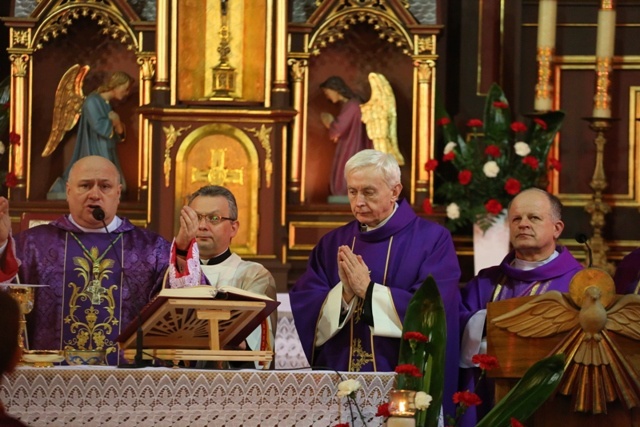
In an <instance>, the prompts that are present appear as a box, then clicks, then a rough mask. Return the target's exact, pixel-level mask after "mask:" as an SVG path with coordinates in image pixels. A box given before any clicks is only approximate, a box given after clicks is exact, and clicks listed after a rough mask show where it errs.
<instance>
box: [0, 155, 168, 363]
mask: <svg viewBox="0 0 640 427" xmlns="http://www.w3.org/2000/svg"><path fill="white" fill-rule="evenodd" d="M120 188H121V186H120V176H119V173H118V171H117V169H116V167H115V166H114V165H113V163H111V162H110V161H109V160H107V159H106V158H104V157H99V156H88V157H84V158H82V159H80V160H78V161H77V162H76V163H74V165H73V167H72V169H71V172H70V175H69V181H68V183H67V201H68V204H69V211H70V213H69V214H67V215H64V216H63V217H61V218H59V219H57V220H55V221H53V222H52V223H50V224H46V225H40V226H37V227H33V228H31V229H29V230H25V231H23V232H21V233H19V234H18V235H17V236H15V242H12V241H11V239H9V240H8V239H7V238H8V237H9V235H8V233H7V231H6V230H5V229H4V227H2V226H1V225H0V240H1V241H3V242H5V243H4V245H6V246H4V247H3V250H9V249H10V248H11V245H13V244H14V243H15V248H16V255H17V258H18V259H19V260H20V262H21V266H20V269H19V279H20V282H21V283H28V284H43V285H47V286H46V287H42V288H37V289H36V294H35V295H36V296H35V304H34V308H33V311H32V312H31V314H29V315H28V316H27V326H28V335H29V343H30V348H31V349H40V350H57V349H60V350H62V349H86V350H92V349H104V350H106V352H107V362H108V363H109V364H117V363H119V351H118V347H117V344H116V341H115V340H116V338H117V337H118V335H119V334H120V332H121V330H122V329H123V328H124V327H126V326H127V325H128V324H129V323H130V322H132V321H134V320H135V319H136V316H137V315H138V313H139V312H140V310H141V309H142V307H144V305H145V304H147V303H148V302H149V300H150V299H151V297H152V296H153V294H154V293H156V292H157V291H158V290H159V289H160V286H161V285H162V280H163V277H164V273H165V270H166V268H167V266H168V259H169V250H170V244H169V242H167V241H166V240H165V239H163V238H162V237H161V236H159V235H157V234H155V233H153V232H151V231H148V230H144V229H141V228H138V227H135V226H134V225H132V224H131V223H130V222H129V221H128V220H127V219H126V218H120V217H118V216H117V215H116V211H117V207H118V203H119V200H120ZM97 208H100V209H101V210H102V212H103V215H104V223H103V221H102V220H98V219H96V218H94V216H93V211H94V210H95V209H97ZM104 224H106V228H107V230H108V232H107V230H105V226H104ZM3 237H4V238H3Z"/></svg>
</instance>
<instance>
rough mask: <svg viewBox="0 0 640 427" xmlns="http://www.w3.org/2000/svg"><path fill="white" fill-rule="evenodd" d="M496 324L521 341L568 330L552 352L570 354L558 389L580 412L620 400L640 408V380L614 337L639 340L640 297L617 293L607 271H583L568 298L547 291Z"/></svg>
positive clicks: (602, 408)
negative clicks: (618, 294)
mask: <svg viewBox="0 0 640 427" xmlns="http://www.w3.org/2000/svg"><path fill="white" fill-rule="evenodd" d="M492 322H493V323H494V324H495V325H496V326H497V327H499V328H502V329H506V330H508V331H509V332H512V333H515V334H516V335H518V336H520V337H530V338H542V337H548V336H552V335H556V334H560V333H563V332H567V331H568V332H569V333H568V334H567V336H566V338H565V339H564V340H562V341H561V342H560V343H559V344H558V346H557V347H556V348H555V349H554V350H553V351H552V352H551V354H557V353H564V354H565V356H566V367H565V368H566V369H565V373H564V376H563V378H562V381H561V383H560V385H559V386H558V391H559V392H560V393H561V394H564V395H566V396H570V395H571V396H573V401H574V410H575V411H576V412H591V413H593V414H599V413H606V412H607V408H606V404H607V402H613V401H614V400H616V399H620V400H621V401H622V402H623V403H624V405H625V406H626V407H627V408H628V409H631V408H634V407H640V376H639V375H638V372H636V371H635V370H634V369H633V367H632V366H631V364H630V363H629V362H628V361H627V359H626V357H625V355H624V354H623V352H622V351H621V350H620V349H619V348H618V346H617V345H616V343H615V341H614V340H613V339H612V334H611V332H614V333H615V334H620V335H623V336H625V337H627V338H631V339H634V340H640V295H625V296H617V295H615V285H614V283H613V279H612V278H611V276H609V274H607V273H606V272H605V271H603V270H600V269H597V268H587V269H584V270H582V271H580V272H578V273H577V274H576V275H575V276H574V277H573V279H572V280H571V283H570V285H569V293H568V294H561V293H560V292H556V291H551V292H547V293H545V294H542V295H540V296H538V297H536V298H534V299H533V300H531V301H529V302H527V303H525V304H523V305H522V306H520V307H518V308H517V309H515V310H513V311H510V312H508V313H505V314H503V315H501V316H498V317H496V318H494V319H493V320H492Z"/></svg>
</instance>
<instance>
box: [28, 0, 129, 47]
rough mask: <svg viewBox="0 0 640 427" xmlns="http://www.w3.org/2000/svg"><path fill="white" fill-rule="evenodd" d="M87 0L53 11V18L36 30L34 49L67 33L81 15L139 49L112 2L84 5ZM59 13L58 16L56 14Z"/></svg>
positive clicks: (123, 42) (115, 38) (121, 40)
mask: <svg viewBox="0 0 640 427" xmlns="http://www.w3.org/2000/svg"><path fill="white" fill-rule="evenodd" d="M83 3H84V4H87V2H82V1H79V2H78V4H72V5H70V6H69V5H65V6H64V9H62V8H60V9H58V10H57V11H56V10H54V11H53V12H52V13H51V15H50V16H51V17H54V16H55V17H54V18H53V19H50V20H46V22H45V23H44V24H43V26H42V27H40V28H39V29H38V31H37V32H36V34H35V36H34V39H33V45H34V50H39V49H42V47H43V42H48V41H49V40H51V39H55V38H57V37H58V36H60V35H63V34H67V29H68V28H69V27H70V26H71V25H72V24H73V21H74V20H77V19H79V18H80V17H90V18H91V19H92V20H93V21H96V22H97V23H98V25H99V26H100V27H102V35H103V36H106V37H110V38H112V39H114V40H118V41H119V42H120V43H122V44H124V45H126V46H127V49H128V50H134V49H137V41H136V39H135V37H132V34H131V33H130V31H129V28H128V27H127V26H126V25H125V23H124V21H123V20H122V17H121V16H120V14H119V13H118V11H117V9H115V7H114V6H113V5H111V4H110V3H97V2H91V6H89V5H86V6H85V5H82V4H83ZM56 15H57V16H56Z"/></svg>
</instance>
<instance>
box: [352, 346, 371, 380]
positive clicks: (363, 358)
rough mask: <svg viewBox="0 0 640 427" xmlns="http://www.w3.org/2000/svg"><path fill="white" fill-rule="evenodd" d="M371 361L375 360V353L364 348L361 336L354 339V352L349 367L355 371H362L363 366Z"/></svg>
mask: <svg viewBox="0 0 640 427" xmlns="http://www.w3.org/2000/svg"><path fill="white" fill-rule="evenodd" d="M370 362H373V354H371V353H369V352H368V351H366V350H365V349H364V348H362V341H361V340H360V338H356V339H355V340H353V352H352V353H351V362H350V365H351V366H350V367H349V370H350V371H353V372H360V370H361V369H362V367H363V366H364V365H366V364H367V363H370Z"/></svg>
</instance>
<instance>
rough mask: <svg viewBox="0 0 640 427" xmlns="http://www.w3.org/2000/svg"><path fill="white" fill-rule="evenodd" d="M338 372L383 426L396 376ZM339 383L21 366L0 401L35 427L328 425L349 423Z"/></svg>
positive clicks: (295, 376) (331, 376)
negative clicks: (383, 408)
mask: <svg viewBox="0 0 640 427" xmlns="http://www.w3.org/2000/svg"><path fill="white" fill-rule="evenodd" d="M341 375H342V377H343V378H344V379H356V380H358V381H359V382H360V383H361V384H362V389H361V390H359V391H358V392H357V395H356V399H357V401H358V406H359V407H360V409H361V410H362V413H363V415H364V417H365V420H366V422H367V425H368V426H381V425H382V418H381V417H376V416H375V413H376V410H377V407H378V405H380V404H381V403H384V402H386V401H387V397H388V395H389V391H390V390H391V389H392V387H393V382H394V377H395V374H394V373H392V372H388V373H354V372H349V373H347V372H344V373H341ZM341 380H342V379H341V378H340V377H339V376H338V374H337V373H336V372H331V371H322V372H320V371H252V370H243V371H211V370H195V369H170V368H144V369H118V368H115V367H54V368H32V367H20V368H18V369H17V370H16V371H15V372H14V373H12V374H10V375H7V376H6V378H4V380H3V381H2V383H0V399H1V400H2V402H4V404H5V408H6V410H7V412H8V413H9V414H11V415H13V416H15V417H17V418H20V419H21V420H22V421H23V422H24V423H26V424H28V425H30V426H32V427H38V426H82V425H94V426H98V425H126V426H150V427H151V426H153V427H163V426H203V427H204V426H216V427H218V426H229V427H231V426H242V427H251V426H260V427H269V426H281V427H283V426H296V427H305V426H309V427H310V426H333V425H335V424H338V423H340V422H351V416H350V412H349V407H348V405H347V399H346V398H342V399H340V398H338V397H337V396H336V392H337V388H338V383H339V382H340V381H341ZM353 413H354V417H355V418H356V422H355V426H362V423H361V422H360V421H359V419H358V413H357V410H356V408H355V407H353ZM351 425H352V426H353V425H354V424H351Z"/></svg>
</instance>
